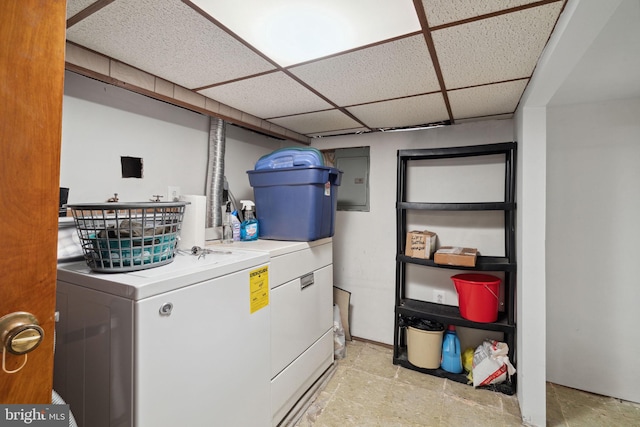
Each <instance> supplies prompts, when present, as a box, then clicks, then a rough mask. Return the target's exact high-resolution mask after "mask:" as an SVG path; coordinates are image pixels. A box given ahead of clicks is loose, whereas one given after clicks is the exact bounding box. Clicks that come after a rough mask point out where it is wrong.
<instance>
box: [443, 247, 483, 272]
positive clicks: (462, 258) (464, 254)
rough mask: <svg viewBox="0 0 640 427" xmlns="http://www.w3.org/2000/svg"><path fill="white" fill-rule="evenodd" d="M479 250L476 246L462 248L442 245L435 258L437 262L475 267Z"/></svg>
mask: <svg viewBox="0 0 640 427" xmlns="http://www.w3.org/2000/svg"><path fill="white" fill-rule="evenodd" d="M477 256H478V250H477V249H475V248H461V247H459V246H442V247H441V248H440V249H438V250H437V251H436V254H435V256H434V257H433V260H434V262H435V263H436V264H446V265H458V266H461V267H475V266H476V257H477Z"/></svg>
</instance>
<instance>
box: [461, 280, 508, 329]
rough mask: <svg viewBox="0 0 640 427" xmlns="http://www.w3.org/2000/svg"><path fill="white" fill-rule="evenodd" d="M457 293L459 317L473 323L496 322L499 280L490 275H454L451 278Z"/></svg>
mask: <svg viewBox="0 0 640 427" xmlns="http://www.w3.org/2000/svg"><path fill="white" fill-rule="evenodd" d="M451 279H452V280H453V284H454V285H455V287H456V291H457V292H458V302H459V305H460V315H461V316H462V317H464V318H465V319H468V320H473V321H474V322H482V323H489V322H495V321H496V320H498V304H499V302H500V296H499V295H500V281H501V280H500V278H498V277H495V276H491V275H490V274H478V273H468V274H456V275H455V276H452V277H451Z"/></svg>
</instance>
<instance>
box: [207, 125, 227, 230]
mask: <svg viewBox="0 0 640 427" xmlns="http://www.w3.org/2000/svg"><path fill="white" fill-rule="evenodd" d="M225 125H226V124H225V122H224V120H222V119H218V118H216V117H211V118H210V121H209V153H208V161H207V185H206V193H205V195H206V196H207V220H206V227H207V228H213V227H220V226H222V192H223V189H224V150H225V127H226V126H225Z"/></svg>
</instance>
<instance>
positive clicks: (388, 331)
mask: <svg viewBox="0 0 640 427" xmlns="http://www.w3.org/2000/svg"><path fill="white" fill-rule="evenodd" d="M507 141H513V121H511V120H494V121H486V122H476V123H467V124H460V125H455V126H449V127H443V128H436V129H431V130H423V131H413V132H387V133H372V134H362V135H349V136H339V137H331V138H321V139H318V140H314V143H313V144H312V145H313V146H314V147H315V148H318V149H321V150H322V149H333V148H347V147H361V146H370V181H369V187H370V211H369V212H352V211H338V212H337V214H336V231H335V236H334V238H333V241H334V283H335V285H336V286H338V287H340V288H342V289H344V290H347V291H349V292H351V313H350V315H351V317H350V328H351V333H352V335H354V336H357V337H360V338H365V339H370V340H373V341H378V342H382V343H387V344H391V343H393V326H394V304H395V295H394V292H395V252H396V232H395V226H396V211H395V202H396V175H397V150H398V149H409V148H432V147H445V146H459V145H476V144H490V143H496V142H507ZM338 191H340V190H339V188H338ZM434 270H435V269H434ZM449 273H451V271H448V272H447V274H446V276H444V279H443V280H444V282H446V283H448V282H450V280H449V279H448V276H449V275H450V274H449ZM441 282H442V280H441ZM448 295H452V294H451V293H450V294H448Z"/></svg>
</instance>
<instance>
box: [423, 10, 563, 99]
mask: <svg viewBox="0 0 640 427" xmlns="http://www.w3.org/2000/svg"><path fill="white" fill-rule="evenodd" d="M561 8H562V2H555V3H550V4H547V5H544V6H539V7H535V8H531V9H525V10H522V11H519V12H514V13H509V14H505V15H500V16H496V17H493V18H487V19H483V20H481V21H474V22H471V23H468V24H464V25H458V26H454V27H448V28H444V29H441V30H437V31H434V32H433V33H432V36H433V41H434V44H435V47H436V51H437V52H438V60H439V62H440V67H441V69H442V74H443V77H444V82H445V85H446V87H447V89H456V88H461V87H468V86H474V85H481V84H486V83H493V82H498V81H505V80H512V79H519V78H525V77H530V76H531V74H532V72H533V69H534V67H535V65H536V62H537V61H538V58H539V57H540V54H541V52H542V49H543V48H544V46H545V44H546V43H547V40H548V38H549V35H550V34H551V31H552V30H553V27H554V25H555V22H556V19H557V17H558V14H559V13H560V10H561Z"/></svg>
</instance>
